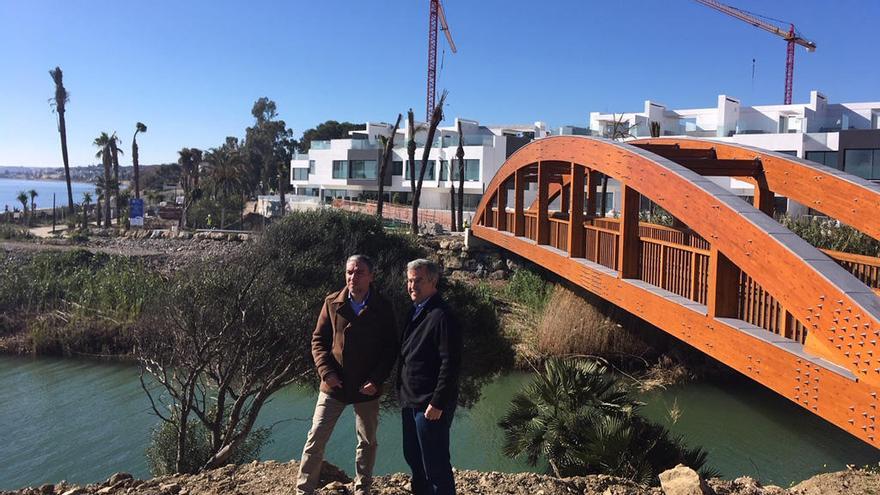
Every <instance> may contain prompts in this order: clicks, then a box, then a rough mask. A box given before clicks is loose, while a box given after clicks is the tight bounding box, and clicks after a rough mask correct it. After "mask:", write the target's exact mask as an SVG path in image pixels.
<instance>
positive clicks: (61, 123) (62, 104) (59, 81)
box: [49, 67, 74, 214]
mask: <svg viewBox="0 0 880 495" xmlns="http://www.w3.org/2000/svg"><path fill="white" fill-rule="evenodd" d="M49 75H50V76H52V81H53V82H55V97H54V98H50V99H49V104H50V106H51V107H52V108H53V109H54V110H55V113H57V114H58V133H59V134H61V159H62V160H63V161H64V180H65V181H67V207H68V208H69V209H70V213H71V214H73V213H74V209H73V207H74V204H73V188H72V187H71V185H70V161H69V160H68V157H67V124H66V122H65V120H64V112H65V111H66V109H67V102H69V101H70V94H69V93H68V92H67V89H66V88H65V87H64V82H63V78H64V75H63V73H62V72H61V68H60V67H55V68H54V69H53V70H50V71H49Z"/></svg>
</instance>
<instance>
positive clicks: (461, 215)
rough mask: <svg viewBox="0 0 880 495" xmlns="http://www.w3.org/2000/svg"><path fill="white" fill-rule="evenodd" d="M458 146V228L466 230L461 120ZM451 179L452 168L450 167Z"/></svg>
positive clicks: (456, 153)
mask: <svg viewBox="0 0 880 495" xmlns="http://www.w3.org/2000/svg"><path fill="white" fill-rule="evenodd" d="M457 127H458V148H457V149H456V150H455V158H457V159H458V222H456V223H458V230H459V231H463V230H464V134H462V132H461V120H459V121H458V125H457ZM449 175H450V177H449V178H450V179H451V178H452V170H451V167H450V172H449Z"/></svg>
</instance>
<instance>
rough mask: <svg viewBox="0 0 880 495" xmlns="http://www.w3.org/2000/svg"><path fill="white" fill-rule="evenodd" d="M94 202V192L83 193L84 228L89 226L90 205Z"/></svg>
mask: <svg viewBox="0 0 880 495" xmlns="http://www.w3.org/2000/svg"><path fill="white" fill-rule="evenodd" d="M91 203H92V193H90V192H88V191H87V192H84V193H83V223H82V228H83V229H87V228H88V226H89V205H90V204H91Z"/></svg>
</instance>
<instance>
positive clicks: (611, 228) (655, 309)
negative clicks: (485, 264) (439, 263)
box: [472, 136, 880, 446]
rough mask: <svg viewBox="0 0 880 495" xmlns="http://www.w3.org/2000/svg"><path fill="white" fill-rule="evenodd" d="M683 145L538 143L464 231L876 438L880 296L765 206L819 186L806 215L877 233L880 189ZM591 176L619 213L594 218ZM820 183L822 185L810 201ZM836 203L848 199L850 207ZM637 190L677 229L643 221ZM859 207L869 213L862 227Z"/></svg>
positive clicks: (505, 171) (518, 159)
mask: <svg viewBox="0 0 880 495" xmlns="http://www.w3.org/2000/svg"><path fill="white" fill-rule="evenodd" d="M693 141H694V140H677V141H672V140H644V141H636V142H634V143H633V144H624V143H618V142H613V141H609V140H604V139H599V138H589V137H581V136H557V137H550V138H545V139H540V140H537V141H534V142H532V143H530V144H528V145H526V146H524V147H523V148H521V149H520V150H518V151H517V152H516V153H514V154H513V155H512V156H511V157H510V158H509V159H508V160H507V162H505V164H504V165H503V166H502V167H501V168H500V169H499V171H498V173H497V174H496V175H495V177H494V178H493V179H492V181H491V182H490V184H489V186H488V188H487V191H486V193H485V195H484V197H483V200H482V201H481V203H480V205H479V206H478V208H477V212H476V215H475V219H476V220H475V222H474V225H473V227H472V230H473V234H474V235H475V236H477V237H480V238H482V239H485V240H487V241H489V242H493V243H495V244H498V245H499V246H501V247H504V248H505V249H508V250H510V251H512V252H515V253H517V254H519V255H521V256H524V257H526V258H528V259H531V260H533V261H535V262H536V263H538V264H539V265H542V266H544V267H546V268H548V269H550V270H552V271H554V272H556V273H557V274H559V275H561V276H563V277H565V278H566V279H568V280H570V281H572V282H573V283H575V284H578V285H580V286H581V287H583V288H584V289H586V290H588V291H590V292H593V293H594V294H596V295H598V296H600V297H603V298H604V299H606V300H608V301H610V302H612V303H614V304H616V305H618V306H621V307H622V308H624V309H626V310H628V311H630V312H631V313H633V314H636V315H637V316H640V317H641V318H643V319H645V320H647V321H649V322H650V323H652V324H654V325H655V326H657V327H659V328H661V329H663V330H664V331H666V332H668V333H670V334H672V335H674V336H676V337H678V338H681V339H682V340H684V341H686V342H688V343H690V344H691V345H693V346H695V347H697V348H698V349H700V350H701V351H703V352H706V353H707V354H709V355H711V356H713V357H715V358H716V359H719V360H720V361H722V362H724V363H725V364H727V365H729V366H731V367H733V368H734V369H737V370H738V371H740V372H742V373H744V374H745V375H747V376H749V377H750V378H752V379H755V380H756V381H758V382H760V383H762V384H764V385H766V386H768V387H769V388H771V389H773V390H775V391H776V392H778V393H780V394H781V395H783V396H785V397H788V398H789V399H791V400H793V401H795V402H796V403H798V404H800V405H801V406H802V407H805V408H807V409H808V410H810V411H811V412H814V413H816V414H818V415H819V416H822V417H824V418H826V419H828V420H829V421H831V422H833V423H834V424H836V425H838V426H840V427H841V428H844V429H846V430H847V431H849V432H850V433H852V434H854V435H856V436H858V437H859V438H861V439H863V440H865V441H866V442H869V443H872V444H874V445H875V446H876V445H878V444H877V435H876V434H875V431H874V427H875V423H874V416H875V414H876V407H877V398H876V395H877V391H878V389H880V355H878V353H880V349H878V348H877V340H878V338H880V300H878V297H877V295H876V294H875V293H874V291H873V290H872V289H871V288H870V287H868V286H867V285H865V283H863V282H862V281H860V280H859V279H857V278H856V277H855V276H854V275H853V274H852V273H850V271H847V270H846V269H844V268H843V267H842V266H841V264H839V262H838V261H839V260H838V261H835V260H834V259H832V258H830V257H829V256H828V254H826V253H824V252H822V251H820V250H818V249H816V248H814V247H813V246H811V245H809V244H808V243H807V242H806V241H804V240H803V239H801V238H800V237H798V236H797V235H795V234H794V233H792V232H791V231H789V230H788V229H786V228H785V227H783V226H782V225H780V224H779V223H777V222H776V221H775V220H773V219H772V218H771V217H770V216H768V215H767V214H766V212H767V204H768V198H772V195H770V191H776V192H779V193H780V194H783V195H786V196H789V197H793V198H795V199H798V198H802V199H804V198H807V197H808V196H809V195H810V194H813V193H814V192H815V193H816V194H817V196H816V198H818V201H819V202H820V203H818V204H817V206H820V207H821V208H815V209H817V210H819V211H827V212H829V213H831V214H832V215H833V216H835V217H837V218H840V219H841V220H843V221H845V222H847V223H849V224H851V225H853V226H854V227H856V226H857V228H860V230H863V231H864V232H866V233H868V234H869V235H872V236H874V237H878V235H880V220H878V219H880V216H878V215H877V213H880V192H878V190H877V188H876V187H873V186H871V185H870V184H867V183H865V181H861V180H859V179H857V178H853V177H850V176H847V175H846V174H842V173H839V172H836V171H833V172H831V171H825V170H819V172H820V173H817V169H816V168H815V167H813V166H811V165H810V164H809V163H808V162H804V161H802V160H798V159H796V158H793V157H786V156H783V155H779V154H776V153H767V152H762V151H760V150H756V149H753V148H745V147H739V146H736V145H730V144H724V145H722V144H720V143H714V142H711V143H706V142H699V141H697V142H693ZM662 155H666V156H662ZM599 173H601V174H605V175H607V176H609V177H612V178H614V179H616V180H617V181H618V182H619V183H620V188H621V192H622V208H621V212H620V218H619V220H610V219H603V218H593V217H591V216H590V213H591V212H594V211H595V205H594V204H593V203H594V202H595V196H596V195H595V191H596V179H597V177H598V174H599ZM712 175H731V176H736V177H744V178H747V180H750V181H753V183H754V184H756V186H757V189H756V190H757V191H758V192H757V193H756V204H757V205H758V206H759V207H761V208H760V209H759V208H756V207H755V206H753V205H750V204H748V203H746V202H744V201H743V200H742V199H740V198H739V197H736V196H734V195H733V194H731V193H729V192H727V191H725V190H724V189H722V188H721V187H720V186H718V185H717V184H715V183H714V182H712V181H711V180H710V179H708V178H706V176H712ZM817 177H821V178H817ZM811 181H812V182H811ZM532 183H537V191H536V200H535V202H534V204H533V205H532V206H531V207H527V206H526V204H525V191H526V190H527V189H529V188H530V184H532ZM818 185H825V186H826V187H828V188H830V189H829V190H826V191H822V192H817V190H818V189H822V188H821V187H818ZM511 186H512V187H511ZM841 191H842V192H841ZM842 194H844V195H849V197H850V198H856V199H858V200H859V201H858V202H857V204H856V205H853V204H847V201H846V200H845V198H846V197H847V196H842ZM554 196H559V197H560V199H559V200H558V201H557V202H558V203H559V206H560V207H559V211H551V209H550V203H551V201H552V199H553V197H554ZM510 197H512V198H510ZM641 197H645V198H647V199H649V200H651V201H653V202H654V203H656V204H657V205H659V206H660V207H662V208H664V209H665V210H666V211H668V212H669V213H670V214H672V215H673V216H674V217H675V218H676V219H678V220H680V221H681V222H683V223H684V224H686V225H687V227H688V228H687V229H675V228H668V227H661V226H652V225H650V224H644V223H642V224H640V222H639V203H640V199H641ZM509 198H510V199H513V201H512V202H513V208H512V211H509V210H510V208H509V207H508V204H509V202H510V201H509ZM762 210H764V211H762ZM585 211H586V212H587V214H586V215H585V213H584V212H585ZM868 212H873V215H870V216H871V218H870V219H866V220H864V221H859V218H860V217H865V216H867V213H868ZM877 265H878V266H880V260H878V263H877ZM820 378H821V380H820Z"/></svg>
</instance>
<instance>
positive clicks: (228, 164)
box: [205, 137, 245, 229]
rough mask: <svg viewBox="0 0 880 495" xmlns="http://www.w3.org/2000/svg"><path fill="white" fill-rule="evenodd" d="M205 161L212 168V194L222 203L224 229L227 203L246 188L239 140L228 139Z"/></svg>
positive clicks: (221, 223) (208, 155)
mask: <svg viewBox="0 0 880 495" xmlns="http://www.w3.org/2000/svg"><path fill="white" fill-rule="evenodd" d="M205 161H206V162H207V163H209V167H210V168H209V169H208V174H209V175H208V178H209V180H210V182H211V189H212V194H213V196H214V199H216V200H218V201H219V203H220V228H221V229H223V228H225V225H226V201H227V200H228V199H229V198H231V197H233V196H237V195H238V193H239V192H241V191H243V190H244V188H245V181H244V177H243V173H244V161H243V160H242V155H241V149H240V148H239V144H238V139H236V138H234V137H227V138H226V143H224V144H223V145H222V146H220V147H219V148H212V149H211V150H210V151H208V152H207V153H206V154H205Z"/></svg>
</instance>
